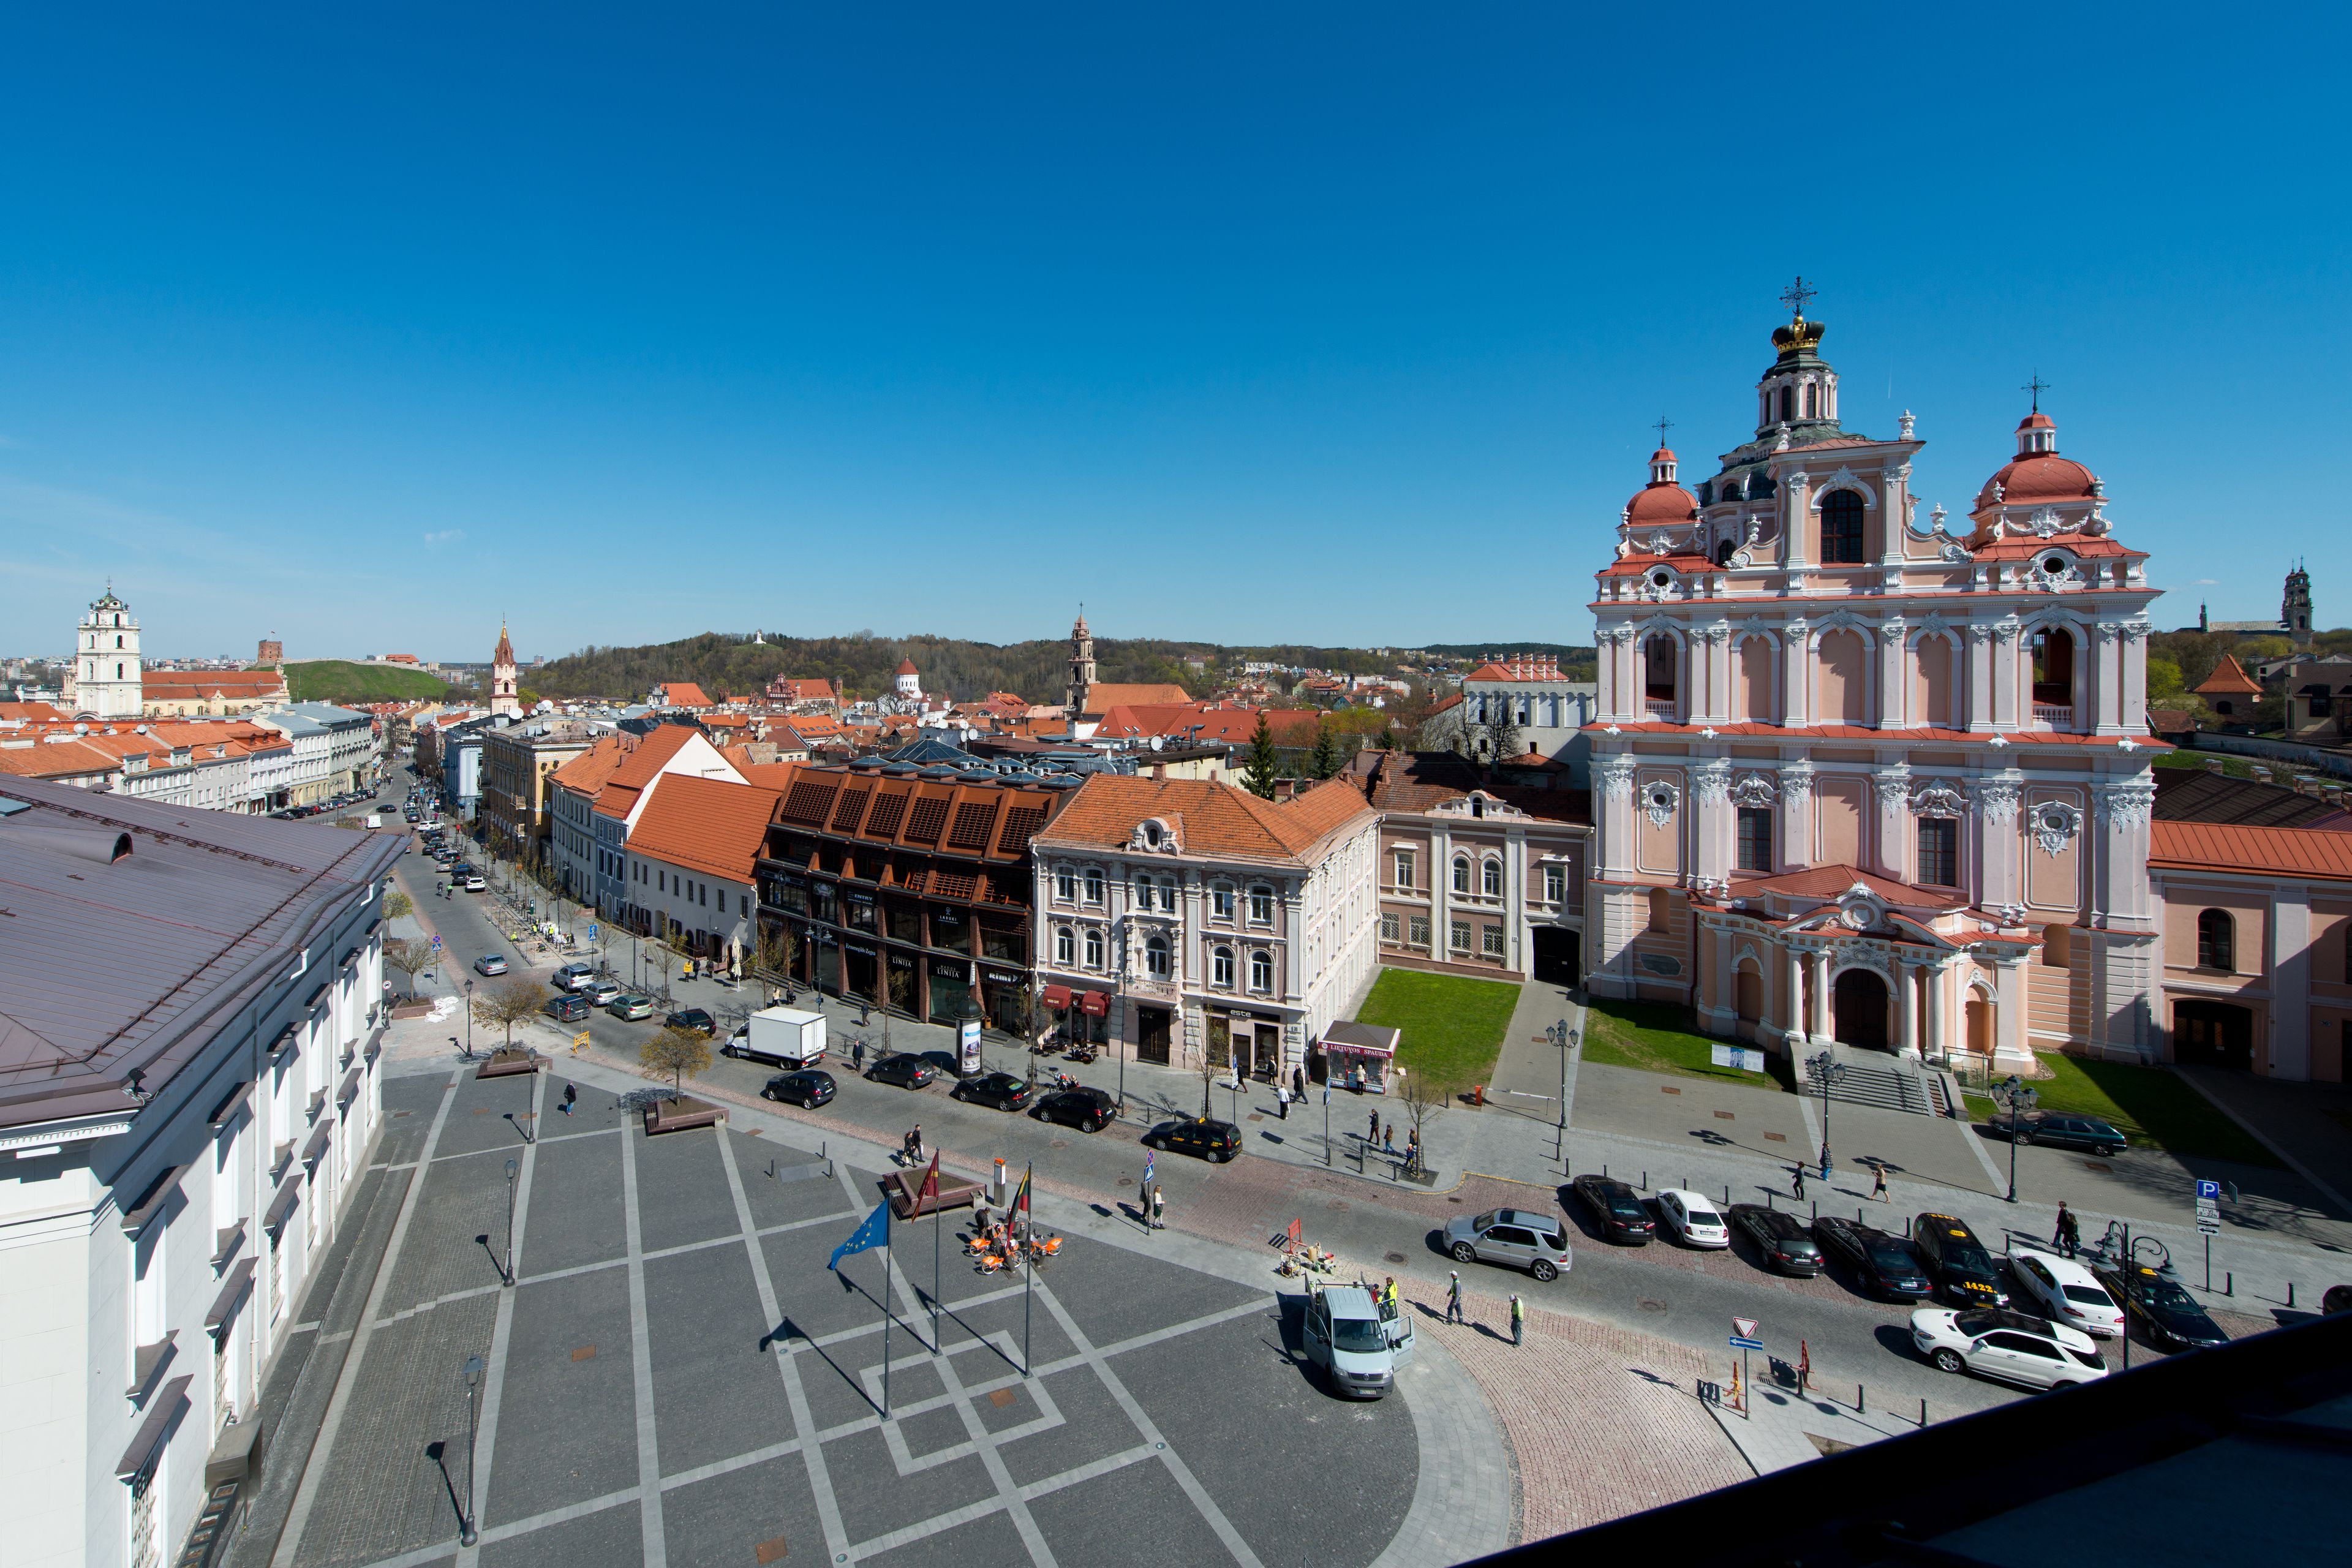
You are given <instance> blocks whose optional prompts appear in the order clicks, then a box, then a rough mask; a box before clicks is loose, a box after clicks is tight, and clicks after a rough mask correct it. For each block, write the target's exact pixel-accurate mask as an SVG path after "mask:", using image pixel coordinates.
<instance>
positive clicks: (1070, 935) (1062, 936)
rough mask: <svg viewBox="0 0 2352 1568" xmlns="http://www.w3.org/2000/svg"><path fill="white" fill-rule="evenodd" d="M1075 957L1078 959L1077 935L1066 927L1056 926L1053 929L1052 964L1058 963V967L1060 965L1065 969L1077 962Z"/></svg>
mask: <svg viewBox="0 0 2352 1568" xmlns="http://www.w3.org/2000/svg"><path fill="white" fill-rule="evenodd" d="M1077 957H1078V938H1077V933H1076V932H1075V931H1071V930H1070V928H1069V927H1067V926H1056V927H1055V928H1054V962H1055V963H1058V964H1060V965H1062V966H1063V967H1064V968H1068V967H1069V966H1070V965H1071V964H1072V963H1076V962H1077Z"/></svg>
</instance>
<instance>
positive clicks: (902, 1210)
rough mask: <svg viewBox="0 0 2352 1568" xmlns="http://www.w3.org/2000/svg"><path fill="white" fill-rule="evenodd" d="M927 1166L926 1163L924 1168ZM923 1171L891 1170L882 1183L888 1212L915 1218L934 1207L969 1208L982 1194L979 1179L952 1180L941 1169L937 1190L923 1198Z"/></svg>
mask: <svg viewBox="0 0 2352 1568" xmlns="http://www.w3.org/2000/svg"><path fill="white" fill-rule="evenodd" d="M928 1170H929V1167H928V1166H926V1167H925V1168H924V1171H928ZM924 1171H893V1172H892V1173H890V1175H889V1178H888V1179H887V1181H885V1182H884V1183H883V1184H882V1186H883V1189H884V1191H885V1192H887V1194H889V1198H890V1212H891V1213H892V1214H894V1215H898V1217H899V1218H900V1219H914V1218H916V1217H917V1216H918V1215H927V1214H929V1213H931V1212H932V1211H933V1210H935V1209H951V1208H969V1207H970V1206H971V1203H972V1200H973V1199H975V1198H977V1197H979V1196H980V1194H981V1191H982V1188H981V1184H979V1183H978V1182H959V1181H953V1180H950V1178H949V1176H948V1173H946V1172H945V1171H941V1172H940V1187H939V1192H938V1193H937V1194H935V1195H933V1196H931V1197H929V1198H925V1197H922V1196H921V1193H922V1190H923V1176H924Z"/></svg>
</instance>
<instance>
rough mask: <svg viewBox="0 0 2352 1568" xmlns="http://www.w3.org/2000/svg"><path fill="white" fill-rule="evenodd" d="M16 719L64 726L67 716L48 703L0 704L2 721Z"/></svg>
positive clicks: (0, 718)
mask: <svg viewBox="0 0 2352 1568" xmlns="http://www.w3.org/2000/svg"><path fill="white" fill-rule="evenodd" d="M4 719H16V720H22V721H29V722H35V723H43V724H62V723H64V722H65V721H66V716H65V715H64V714H62V713H60V712H58V710H56V709H54V708H52V707H50V706H49V705H48V704H47V703H46V702H0V720H4Z"/></svg>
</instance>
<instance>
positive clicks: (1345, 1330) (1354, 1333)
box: [1331, 1318, 1388, 1352]
mask: <svg viewBox="0 0 2352 1568" xmlns="http://www.w3.org/2000/svg"><path fill="white" fill-rule="evenodd" d="M1331 1342H1332V1343H1333V1344H1334V1345H1336V1346H1338V1347H1339V1349H1341V1350H1343V1351H1358V1352H1372V1351H1377V1350H1383V1349H1385V1348H1387V1345H1388V1341H1387V1340H1386V1339H1385V1338H1384V1337H1383V1336H1382V1335H1381V1325H1380V1322H1379V1321H1378V1320H1377V1319H1373V1318H1334V1319H1332V1320H1331Z"/></svg>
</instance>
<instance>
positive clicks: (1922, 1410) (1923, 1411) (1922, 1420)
mask: <svg viewBox="0 0 2352 1568" xmlns="http://www.w3.org/2000/svg"><path fill="white" fill-rule="evenodd" d="M1919 1425H1920V1426H1922V1427H1924V1426H1927V1400H1926V1399H1924V1398H1923V1399H1921V1400H1920V1401H1919Z"/></svg>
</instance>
